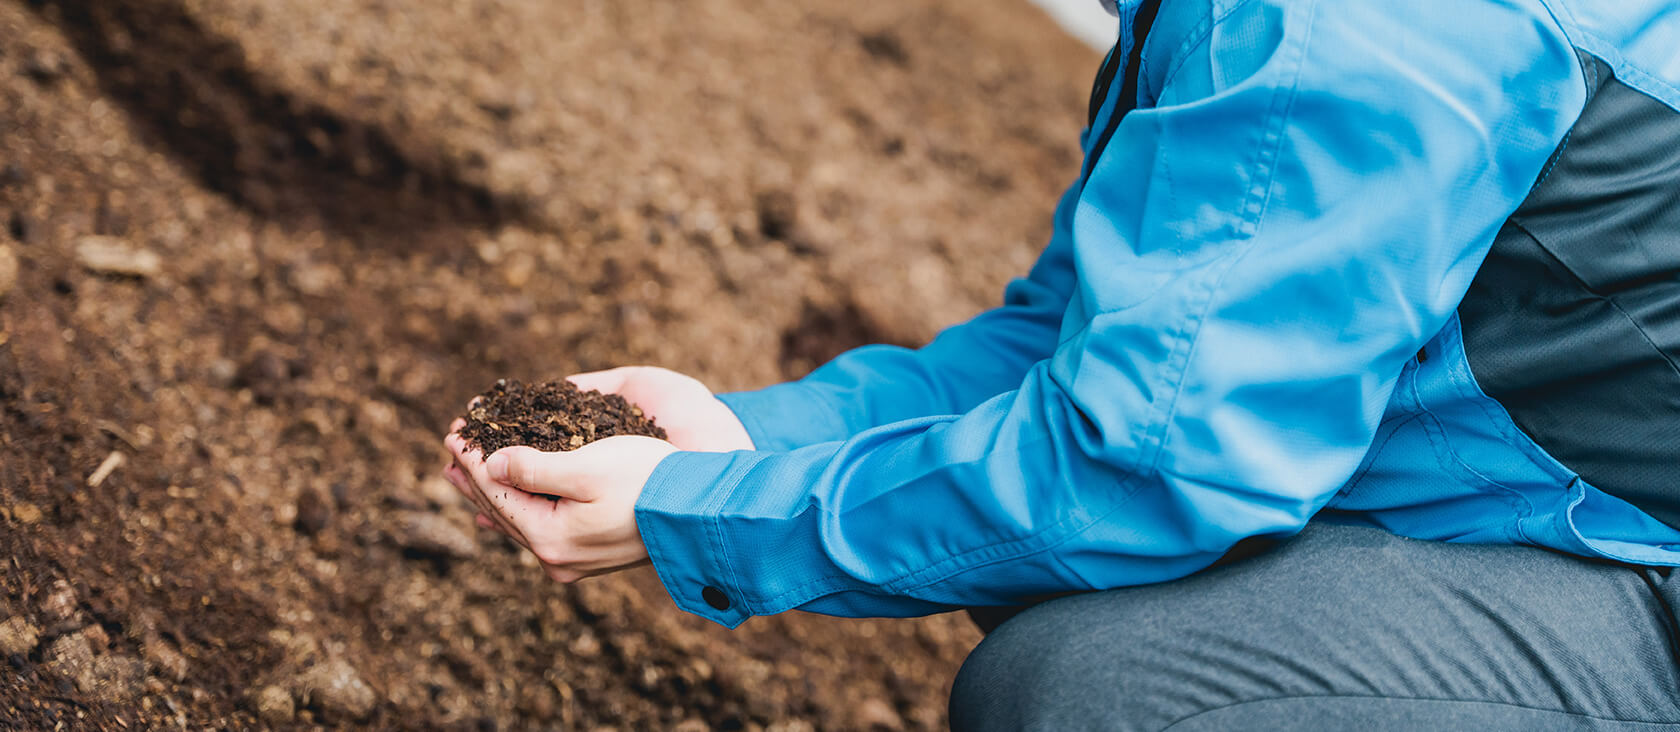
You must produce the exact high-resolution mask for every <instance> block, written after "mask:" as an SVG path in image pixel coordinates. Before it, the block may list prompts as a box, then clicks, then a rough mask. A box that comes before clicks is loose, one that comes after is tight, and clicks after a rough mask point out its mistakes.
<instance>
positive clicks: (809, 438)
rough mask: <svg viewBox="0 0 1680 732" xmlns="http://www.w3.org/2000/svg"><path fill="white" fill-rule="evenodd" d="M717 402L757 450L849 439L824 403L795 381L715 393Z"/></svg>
mask: <svg viewBox="0 0 1680 732" xmlns="http://www.w3.org/2000/svg"><path fill="white" fill-rule="evenodd" d="M718 399H719V400H720V401H722V402H723V404H724V406H727V407H729V409H730V411H732V412H734V413H735V416H736V417H737V418H738V419H740V420H741V424H742V426H744V427H746V428H747V436H749V437H751V438H752V441H753V446H754V447H756V448H757V449H759V450H763V451H767V452H779V451H785V450H794V449H797V448H801V447H805V446H807V445H815V444H818V443H822V442H833V441H835V440H844V439H846V438H847V437H850V436H851V431H850V430H848V429H847V428H846V424H845V421H844V420H842V419H840V417H839V415H838V414H837V413H836V412H835V411H834V408H833V407H832V406H830V405H829V404H828V402H827V400H826V399H825V398H824V397H823V396H822V395H820V394H818V393H817V392H815V391H814V390H812V389H810V388H809V387H806V386H805V385H803V384H800V383H798V382H791V383H787V384H777V385H775V386H771V387H768V388H764V389H759V390H757V391H738V392H733V393H729V394H719V395H718Z"/></svg>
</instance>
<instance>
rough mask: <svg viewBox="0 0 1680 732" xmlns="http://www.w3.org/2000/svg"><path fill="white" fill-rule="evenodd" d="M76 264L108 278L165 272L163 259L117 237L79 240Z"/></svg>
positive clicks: (154, 275)
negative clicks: (109, 276) (78, 263)
mask: <svg viewBox="0 0 1680 732" xmlns="http://www.w3.org/2000/svg"><path fill="white" fill-rule="evenodd" d="M76 261H78V262H80V263H81V265H82V266H83V267H86V268H88V269H89V270H91V271H93V272H96V273H99V274H104V275H120V276H125V277H141V278H145V277H156V276H158V275H159V274H161V273H162V272H163V258H162V257H160V256H158V255H157V253H156V252H153V251H150V250H147V249H141V248H139V247H136V246H134V245H133V244H130V243H128V242H127V241H124V240H122V239H118V238H117V237H114V236H84V237H82V238H81V239H78V240H76Z"/></svg>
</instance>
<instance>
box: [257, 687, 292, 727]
mask: <svg viewBox="0 0 1680 732" xmlns="http://www.w3.org/2000/svg"><path fill="white" fill-rule="evenodd" d="M252 697H253V698H252V702H251V703H252V704H253V705H254V706H256V708H257V715H258V716H260V717H262V720H263V721H264V722H268V723H269V724H285V723H288V722H291V721H292V718H293V717H294V716H296V714H297V710H296V708H295V706H294V704H293V702H292V695H291V693H290V692H287V691H286V690H285V689H282V688H280V687H278V686H273V685H269V686H264V687H262V688H261V689H258V690H257V692H256V693H255V694H253V695H252Z"/></svg>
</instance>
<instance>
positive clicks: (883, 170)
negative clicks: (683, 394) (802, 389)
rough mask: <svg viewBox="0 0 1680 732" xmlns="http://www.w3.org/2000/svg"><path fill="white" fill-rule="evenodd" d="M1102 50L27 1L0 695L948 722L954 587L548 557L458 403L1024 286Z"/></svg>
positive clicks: (726, 25)
mask: <svg viewBox="0 0 1680 732" xmlns="http://www.w3.org/2000/svg"><path fill="white" fill-rule="evenodd" d="M1097 61H1098V58H1097V56H1096V54H1095V53H1094V52H1092V51H1091V50H1089V49H1088V48H1086V47H1084V46H1082V45H1080V44H1079V43H1077V42H1075V41H1072V40H1071V39H1069V38H1068V37H1067V36H1066V35H1064V34H1063V33H1062V32H1061V31H1060V30H1058V29H1056V28H1055V27H1054V26H1053V25H1052V24H1051V23H1050V22H1049V21H1048V20H1047V19H1046V18H1044V17H1043V16H1042V15H1041V14H1040V13H1039V11H1038V10H1036V9H1034V8H1032V7H1031V6H1029V5H1028V4H1027V3H1025V2H1022V1H1021V0H984V1H981V2H959V1H958V0H902V1H900V2H892V3H819V2H812V1H805V2H787V1H785V0H685V1H684V2H669V1H656V0H569V1H566V2H558V1H555V0H336V1H335V2H319V1H318V0H0V447H3V452H0V461H3V463H0V464H3V466H4V470H0V728H6V729H54V728H63V729H146V728H157V729H173V728H191V729H240V728H287V727H292V726H298V727H305V728H307V727H312V726H328V727H336V726H348V725H366V726H372V727H379V728H444V729H536V728H559V729H595V728H600V727H615V728H619V729H681V730H703V729H761V728H762V729H779V730H800V729H872V728H875V729H900V728H903V729H931V728H938V727H941V726H943V724H944V705H945V693H946V690H947V689H948V686H949V683H950V678H951V676H952V674H953V673H954V671H955V669H956V668H957V665H958V664H959V663H960V662H961V660H962V658H963V656H964V655H965V654H966V653H967V651H968V650H969V649H970V648H971V647H972V645H973V644H974V643H975V642H976V641H977V639H978V637H979V636H978V633H976V632H975V631H974V630H973V629H972V628H971V626H970V625H969V623H968V622H967V620H966V619H965V618H962V617H960V616H958V615H947V616H941V617H934V618H928V619H922V620H914V621H909V620H906V621H853V620H838V619H832V618H825V617H819V616H813V615H804V614H800V613H790V614H787V615H783V616H778V617H771V618H758V619H754V620H752V621H750V622H749V623H747V624H746V625H745V626H743V627H742V628H740V629H739V630H737V631H734V632H729V631H724V630H722V629H720V628H718V627H715V626H712V625H710V624H709V623H707V622H705V621H702V620H699V619H697V618H695V617H692V616H688V615H686V614H684V613H681V612H680V611H677V610H676V609H675V608H674V607H673V606H672V604H671V602H670V600H669V598H667V597H666V596H665V594H664V592H663V590H661V589H660V586H659V584H658V580H657V578H656V577H655V576H654V575H653V574H652V572H651V570H641V571H637V572H632V573H629V574H627V575H625V576H621V577H615V578H609V579H605V580H597V581H591V582H585V583H582V584H579V585H576V586H571V587H567V586H562V585H557V584H552V583H548V582H546V581H542V580H541V578H540V574H539V573H538V572H537V571H535V570H533V569H531V568H530V566H528V564H527V563H526V562H525V561H524V560H523V559H522V558H521V556H520V554H519V553H517V552H515V551H513V549H512V548H511V546H510V545H509V544H507V543H505V542H503V541H502V540H500V538H499V537H494V536H492V535H489V534H487V533H484V532H478V531H477V530H476V529H474V528H473V527H472V523H471V520H470V514H469V513H468V512H467V511H466V510H465V508H464V507H463V506H462V505H461V504H460V503H459V502H458V501H457V497H456V496H455V494H454V493H453V491H452V489H450V488H449V487H448V485H447V484H446V483H444V482H443V481H442V479H441V478H440V477H438V471H439V469H440V467H441V466H442V465H443V462H444V459H445V453H444V452H443V450H442V448H441V445H440V439H439V437H440V433H441V432H442V431H443V430H444V428H445V426H446V425H447V424H448V422H449V420H450V418H451V417H452V416H454V415H455V414H457V413H458V412H459V411H460V410H461V408H462V406H463V404H464V401H465V400H466V399H467V398H468V397H469V396H470V395H472V394H474V393H476V392H478V391H480V390H482V389H484V388H485V387H487V386H488V385H489V384H491V383H492V382H493V381H494V380H495V379H496V378H498V377H503V376H508V377H514V378H521V379H528V380H531V379H544V378H553V377H557V376H560V375H563V374H566V373H570V372H575V371H580V370H588V369H596V368H602V367H607V366H612V365H619V364H625V363H653V364H659V365H664V366H669V367H672V368H676V369H679V370H683V371H687V372H690V373H693V374H695V375H697V376H699V377H701V378H702V379H704V380H706V381H707V382H708V383H709V384H711V385H712V386H714V387H715V388H718V389H722V390H730V389H740V388H750V387H754V386H759V385H763V384H767V383H771V382H774V381H778V380H782V379H786V378H793V377H797V376H799V375H800V374H802V373H804V372H805V371H807V370H808V369H810V368H811V367H812V366H814V365H816V364H818V363H820V362H821V361H822V360H824V359H826V358H827V357H829V356H831V355H833V354H835V353H837V352H839V351H840V350H842V349H844V348H846V347H849V346H853V345H857V344H861V343H865V342H875V341H889V342H899V343H918V342H922V341H924V340H925V339H927V338H928V337H930V336H931V335H932V334H933V333H934V332H935V331H936V330H937V329H938V328H939V327H942V326H944V325H948V324H950V323H953V322H956V321H958V320H961V319H963V318H965V317H967V316H969V315H971V314H973V313H974V312H977V311H978V310H980V309H982V308H984V307H986V306H988V305H990V304H992V303H995V302H996V301H997V300H998V297H999V293H1000V292H1001V288H1002V286H1003V284H1004V283H1005V282H1006V281H1007V279H1008V278H1009V277H1011V276H1014V275H1016V274H1019V273H1022V272H1024V271H1025V270H1026V269H1027V267H1028V266H1029V265H1030V264H1031V262H1032V260H1033V258H1034V256H1035V254H1036V252H1037V250H1038V249H1039V247H1040V246H1041V244H1042V241H1043V239H1044V238H1045V236H1046V235H1047V233H1048V231H1049V228H1050V227H1049V217H1050V210H1051V207H1052V204H1053V202H1054V199H1055V196H1056V195H1057V193H1058V192H1059V191H1060V189H1061V187H1062V186H1063V185H1065V183H1066V182H1067V181H1069V180H1071V179H1072V177H1073V176H1074V175H1075V174H1076V173H1077V166H1078V157H1077V153H1078V150H1077V146H1076V138H1077V133H1078V129H1079V127H1080V125H1081V123H1082V122H1083V119H1082V113H1083V106H1084V102H1085V96H1086V92H1087V90H1088V83H1089V75H1090V74H1091V73H1092V72H1093V71H1094V70H1095V66H1096V63H1097Z"/></svg>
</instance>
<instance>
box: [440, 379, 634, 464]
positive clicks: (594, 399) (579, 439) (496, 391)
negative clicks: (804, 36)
mask: <svg viewBox="0 0 1680 732" xmlns="http://www.w3.org/2000/svg"><path fill="white" fill-rule="evenodd" d="M465 420H466V424H465V425H463V426H462V427H461V437H462V439H465V440H466V441H467V445H468V446H471V447H476V448H478V449H479V451H481V452H483V453H484V454H485V455H490V454H492V453H494V452H496V451H497V450H500V449H502V448H504V447H509V446H512V445H529V446H531V447H534V448H537V449H538V450H542V451H543V452H556V451H560V450H576V449H578V448H580V447H583V446H584V445H587V444H589V443H591V442H594V441H596V440H601V439H606V438H608V437H612V436H614V435H643V436H646V437H657V438H659V439H661V440H663V439H665V430H663V429H661V428H660V427H659V425H656V424H654V423H653V420H652V419H649V418H648V417H647V415H644V414H642V409H641V407H638V406H636V405H634V404H631V403H629V402H627V401H625V400H624V397H621V396H619V395H617V394H602V393H601V392H598V391H595V390H594V389H590V390H589V391H582V390H580V389H578V388H577V385H576V384H573V383H572V382H570V381H565V380H560V381H545V382H543V383H541V384H532V385H530V386H526V385H524V384H522V383H520V382H519V381H518V380H517V379H515V380H508V379H497V380H496V385H495V386H493V387H490V390H489V391H487V392H484V393H483V394H480V395H478V398H477V399H476V400H474V401H473V404H472V407H471V408H470V409H468V410H467V414H466V416H465Z"/></svg>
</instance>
